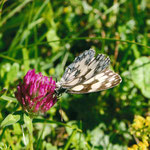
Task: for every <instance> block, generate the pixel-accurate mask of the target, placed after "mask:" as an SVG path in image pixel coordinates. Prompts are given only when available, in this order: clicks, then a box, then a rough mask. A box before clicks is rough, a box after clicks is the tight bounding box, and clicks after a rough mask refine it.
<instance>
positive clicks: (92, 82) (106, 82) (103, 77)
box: [68, 69, 121, 94]
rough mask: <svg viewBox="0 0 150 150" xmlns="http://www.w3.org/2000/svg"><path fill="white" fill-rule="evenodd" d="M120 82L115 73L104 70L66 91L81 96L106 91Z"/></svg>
mask: <svg viewBox="0 0 150 150" xmlns="http://www.w3.org/2000/svg"><path fill="white" fill-rule="evenodd" d="M120 82H121V78H120V76H119V75H118V74H116V73H115V72H113V71H111V70H109V69H105V70H104V71H102V72H100V73H99V74H97V75H95V76H94V77H92V78H90V79H88V80H86V81H84V82H82V83H79V84H77V85H76V86H74V87H72V88H70V89H68V93H75V94H83V93H91V92H97V91H102V90H106V89H109V88H112V87H114V86H116V85H117V84H119V83H120Z"/></svg>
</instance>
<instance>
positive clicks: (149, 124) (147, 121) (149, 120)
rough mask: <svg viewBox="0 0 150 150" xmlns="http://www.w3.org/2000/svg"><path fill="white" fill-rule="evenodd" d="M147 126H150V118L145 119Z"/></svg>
mask: <svg viewBox="0 0 150 150" xmlns="http://www.w3.org/2000/svg"><path fill="white" fill-rule="evenodd" d="M145 125H146V126H150V116H148V117H146V119H145Z"/></svg>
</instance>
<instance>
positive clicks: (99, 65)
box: [57, 49, 121, 94]
mask: <svg viewBox="0 0 150 150" xmlns="http://www.w3.org/2000/svg"><path fill="white" fill-rule="evenodd" d="M94 55H95V51H94V50H92V49H90V50H86V51H85V52H84V53H82V54H81V55H79V56H78V57H76V58H75V60H74V62H73V63H72V64H70V65H69V66H68V67H67V68H66V70H65V73H64V75H63V77H62V78H61V80H60V82H58V83H57V85H58V86H59V87H62V88H64V89H67V92H68V93H76V94H79V93H90V92H97V91H101V90H105V89H108V88H111V87H114V86H116V85H117V84H119V83H120V82H121V78H120V76H119V75H118V74H116V73H114V72H113V71H111V70H109V69H108V66H109V64H110V59H109V57H107V58H106V57H105V55H104V54H98V55H97V56H96V57H94Z"/></svg>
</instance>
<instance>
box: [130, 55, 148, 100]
mask: <svg viewBox="0 0 150 150" xmlns="http://www.w3.org/2000/svg"><path fill="white" fill-rule="evenodd" d="M130 73H131V78H132V80H133V82H134V84H135V85H136V86H137V87H138V88H139V89H140V90H141V92H142V94H143V95H144V96H145V97H147V98H150V59H149V58H148V57H140V58H138V59H136V60H135V61H134V63H133V65H132V66H130Z"/></svg>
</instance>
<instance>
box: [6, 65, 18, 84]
mask: <svg viewBox="0 0 150 150" xmlns="http://www.w3.org/2000/svg"><path fill="white" fill-rule="evenodd" d="M18 72H19V64H18V63H14V64H13V65H12V66H11V68H10V70H9V72H8V73H7V84H8V85H9V84H10V83H13V82H14V81H15V80H16V79H17V73H18Z"/></svg>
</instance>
